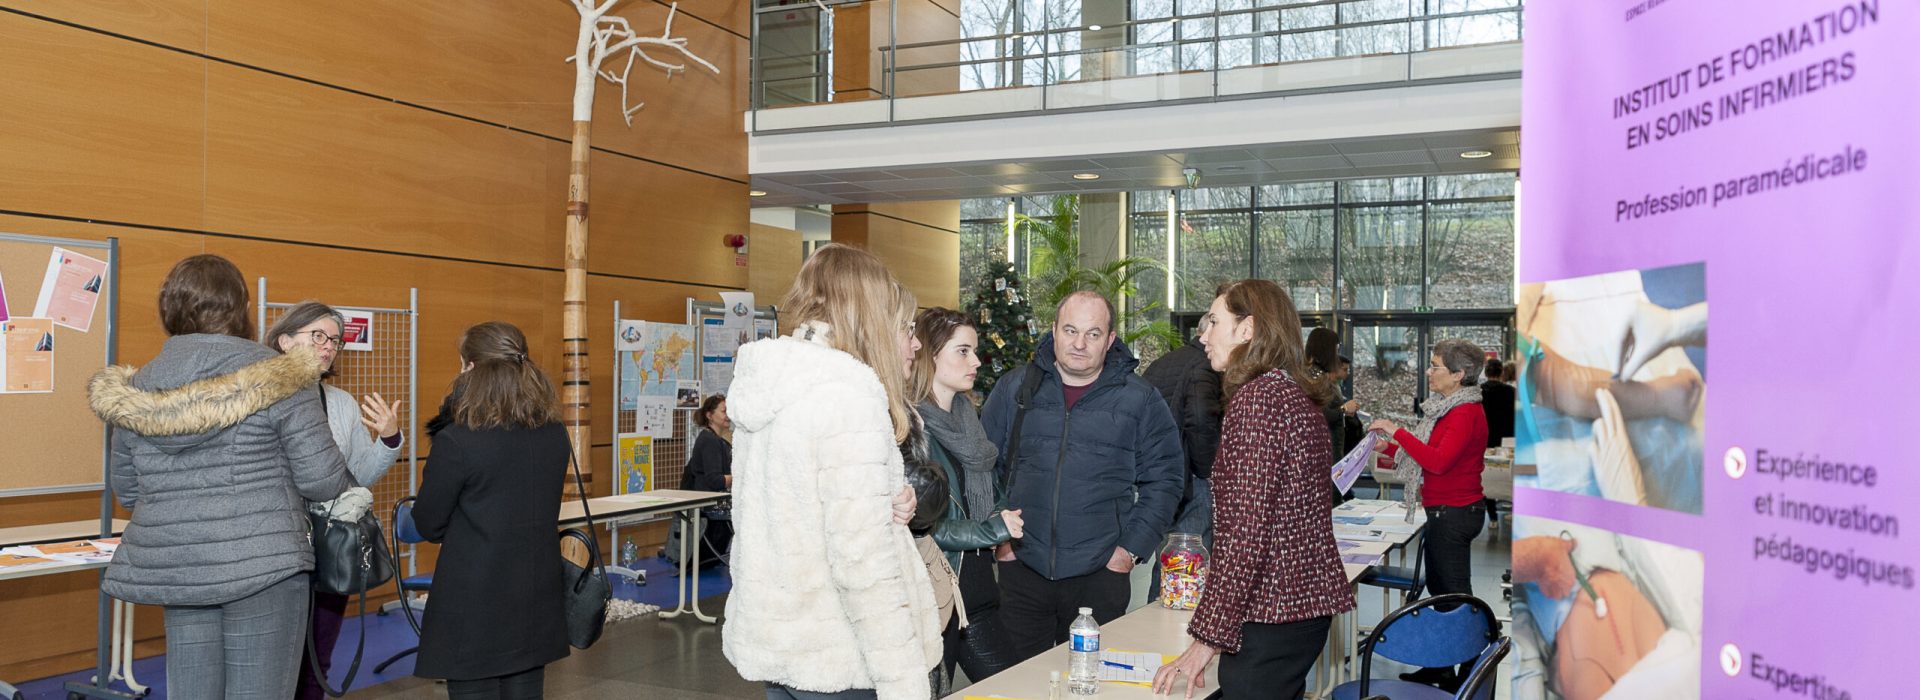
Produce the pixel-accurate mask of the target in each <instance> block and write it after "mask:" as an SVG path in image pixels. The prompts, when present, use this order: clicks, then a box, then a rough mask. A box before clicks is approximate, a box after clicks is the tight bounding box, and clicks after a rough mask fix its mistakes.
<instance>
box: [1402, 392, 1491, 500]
mask: <svg viewBox="0 0 1920 700" xmlns="http://www.w3.org/2000/svg"><path fill="white" fill-rule="evenodd" d="M1470 403H1480V387H1479V386H1463V387H1460V388H1459V389H1456V390H1454V392H1453V393H1452V394H1450V395H1447V396H1441V395H1440V394H1438V393H1435V394H1433V395H1431V396H1428V397H1427V400H1426V401H1423V402H1421V403H1420V411H1421V412H1422V413H1425V414H1426V417H1425V418H1422V419H1420V423H1419V424H1418V425H1415V426H1413V436H1414V437H1417V438H1420V441H1421V442H1427V441H1428V440H1431V439H1433V426H1435V425H1437V424H1439V423H1440V419H1441V418H1442V417H1445V416H1446V415H1447V413H1448V412H1449V411H1452V410H1453V409H1455V408H1459V407H1461V406H1464V405H1467V404H1470ZM1393 476H1394V478H1395V479H1397V480H1398V481H1399V482H1400V483H1401V484H1402V485H1403V494H1404V495H1403V496H1402V499H1403V500H1404V502H1405V503H1406V504H1407V514H1408V516H1409V517H1411V516H1412V514H1413V509H1415V508H1418V507H1420V465H1419V464H1418V463H1416V462H1414V461H1413V458H1412V457H1410V456H1408V455H1407V451H1406V450H1401V451H1400V453H1399V454H1398V455H1396V456H1395V457H1394V459H1393Z"/></svg>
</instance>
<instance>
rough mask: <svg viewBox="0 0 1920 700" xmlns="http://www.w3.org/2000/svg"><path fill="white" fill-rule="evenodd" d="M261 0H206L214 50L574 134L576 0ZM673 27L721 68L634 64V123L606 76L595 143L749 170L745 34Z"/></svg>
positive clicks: (626, 11) (644, 15) (642, 0)
mask: <svg viewBox="0 0 1920 700" xmlns="http://www.w3.org/2000/svg"><path fill="white" fill-rule="evenodd" d="M264 7H265V8H266V10H265V11H263V10H262V9H261V5H260V3H256V2H246V3H241V2H224V3H215V4H214V5H213V6H212V7H210V8H209V12H208V32H209V34H208V39H207V43H208V47H209V50H208V53H209V54H211V55H214V56H220V57H223V58H230V59H232V60H235V61H239V62H241V63H245V64H248V65H252V66H258V67H261V68H265V69H269V70H275V71H281V72H285V73H291V74H293V75H298V76H301V77H304V78H309V79H312V80H317V81H320V82H324V83H328V84H331V85H339V86H342V87H346V88H350V89H354V90H360V91H364V92H368V93H372V94H374V95H379V96H381V97H387V98H392V99H397V100H404V101H407V102H411V103H414V104H419V105H425V106H428V107H433V108H435V109H441V110H445V111H447V112H451V113H453V114H459V115H463V116H468V117H472V118H475V119H482V120H486V121H490V122H495V123H500V124H506V125H509V126H513V127H517V128H521V129H526V130H529V131H533V132H537V133H539V134H544V135H546V136H549V137H553V138H559V139H569V138H571V136H572V133H573V124H572V122H573V107H572V105H573V77H574V71H573V66H572V64H570V63H566V62H563V61H564V59H565V58H567V57H568V56H570V55H571V53H572V51H573V44H574V37H575V32H576V28H577V27H578V22H579V20H578V15H577V14H576V13H575V12H574V11H573V9H572V7H571V6H570V5H569V4H568V3H565V2H560V1H558V0H556V1H555V2H539V3H532V4H528V3H471V2H458V1H457V0H433V1H430V2H419V3H384V4H383V5H382V7H381V8H380V10H379V11H378V12H359V13H355V12H342V11H340V8H339V7H338V6H335V5H329V4H326V3H312V2H301V1H299V0H274V1H273V2H270V3H267V4H266V5H265V6H264ZM616 9H617V12H616V13H615V14H618V15H621V16H624V17H626V18H627V19H628V21H630V22H631V23H632V24H633V26H634V27H635V29H636V30H638V31H640V32H642V33H654V34H657V33H658V32H659V31H660V29H661V27H662V26H663V25H664V23H665V21H666V17H667V8H666V7H665V6H662V5H659V4H657V3H653V2H649V1H647V0H638V1H635V0H629V1H628V2H625V3H622V4H621V5H620V6H619V7H618V8H616ZM674 31H675V34H676V35H677V36H682V37H685V38H686V39H687V41H688V45H689V46H690V47H692V48H693V49H694V50H695V52H696V53H698V54H700V55H701V56H702V57H704V58H706V59H707V60H709V61H711V62H713V63H714V65H715V67H717V68H719V69H720V71H721V74H720V75H717V76H716V75H714V74H712V73H708V72H706V71H704V70H700V69H697V67H696V70H692V71H689V72H687V73H685V74H683V75H679V76H676V77H673V78H671V79H669V78H668V77H667V75H666V73H665V72H664V71H661V70H659V69H656V68H653V67H651V66H645V65H640V66H635V68H634V70H633V71H632V73H631V74H630V76H629V77H630V79H631V80H632V85H631V86H630V88H629V91H630V99H632V100H633V101H636V102H645V103H646V104H647V106H646V108H645V109H642V110H640V112H638V113H636V114H635V115H634V117H633V121H634V123H633V126H632V127H631V128H629V127H628V126H627V125H626V123H625V121H624V120H623V119H622V118H621V116H620V112H621V108H620V105H619V104H618V103H619V101H620V86H618V85H613V84H611V83H608V82H606V81H604V80H603V81H601V82H600V84H599V87H598V88H597V96H598V97H599V99H597V100H596V101H595V110H594V143H595V145H596V146H597V147H599V148H605V149H611V150H615V151H619V152H621V153H626V154H629V155H635V156H640V157H643V158H650V159H654V160H659V161H663V162H667V163H672V164H675V165H679V166H681V167H685V168H689V169H693V170H698V171H701V172H708V173H714V174H719V175H722V176H725V177H732V178H735V179H744V178H745V175H746V151H745V150H744V147H745V143H746V141H745V134H744V132H743V131H742V130H741V128H740V123H741V121H740V116H739V115H740V114H741V113H742V112H743V111H744V110H745V107H746V102H745V100H746V91H745V90H744V89H738V88H736V87H735V86H737V85H741V84H742V81H741V77H742V76H745V75H746V74H747V73H748V72H749V71H750V68H749V65H748V62H747V54H748V42H747V41H746V40H745V39H743V38H741V37H739V36H736V35H734V34H731V33H728V32H727V31H725V30H723V29H721V28H718V27H715V26H713V25H711V24H708V23H706V22H701V21H698V20H694V19H692V18H686V17H683V18H680V19H679V20H677V21H675V23H674ZM655 55H656V57H660V58H663V59H664V58H666V57H667V55H666V54H664V53H656V54H655ZM736 146H737V148H735V147H736Z"/></svg>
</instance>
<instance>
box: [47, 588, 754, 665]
mask: <svg viewBox="0 0 1920 700" xmlns="http://www.w3.org/2000/svg"><path fill="white" fill-rule="evenodd" d="M640 568H641V569H643V570H645V571H646V572H647V581H648V584H647V585H645V586H636V585H634V584H632V583H631V582H629V581H628V580H627V579H626V578H624V577H619V576H616V577H614V582H613V594H614V595H615V596H617V597H619V598H621V599H624V600H631V601H634V602H638V603H646V604H649V605H657V606H660V607H661V608H663V609H671V608H672V607H673V606H674V603H675V602H677V600H678V598H677V597H676V596H675V589H676V588H677V586H676V585H675V584H677V583H679V576H678V574H679V571H678V569H677V568H675V567H674V566H673V565H672V564H670V563H668V562H667V560H666V559H663V558H660V557H651V558H648V559H644V560H642V561H641V562H640ZM732 586H733V580H732V579H731V578H729V577H728V576H727V570H726V567H724V566H711V567H707V568H706V569H703V570H701V572H700V582H699V587H698V589H697V590H698V591H699V597H700V598H701V599H706V598H711V597H713V596H716V595H720V594H723V593H726V592H727V591H728V590H729V589H730V588H732ZM708 612H709V613H713V612H716V611H712V610H709V611H708ZM363 625H364V626H365V628H366V630H367V650H366V653H365V655H364V656H363V657H362V660H361V662H360V672H359V674H358V676H356V677H355V678H354V681H353V688H350V689H349V690H351V689H356V688H365V687H368V686H374V685H379V684H381V683H385V682H387V681H391V680H394V679H398V678H405V677H408V676H411V675H413V657H411V656H408V657H407V658H405V659H401V660H400V661H399V662H398V663H395V664H394V665H392V666H390V667H388V668H387V670H386V672H385V673H381V674H378V675H375V674H374V673H373V667H374V666H377V665H379V664H380V662H382V661H385V660H386V659H387V658H388V657H391V656H393V655H394V654H397V653H400V652H401V651H404V650H406V649H410V648H412V647H413V646H414V645H415V644H416V643H417V642H418V641H419V638H418V637H416V636H414V633H413V628H412V627H410V626H409V625H408V624H407V618H406V616H405V615H403V614H402V613H401V612H400V611H399V610H395V611H393V612H392V613H390V614H388V615H384V616H383V615H378V614H375V613H372V612H369V613H367V616H366V617H365V618H358V617H348V618H347V621H346V624H345V625H343V626H342V628H341V630H340V644H339V646H338V647H337V648H335V649H334V650H333V670H332V671H331V672H330V674H329V675H330V676H331V677H332V679H331V680H332V682H333V683H339V682H340V681H341V680H343V679H345V678H346V676H347V665H348V664H351V663H353V652H354V648H355V645H356V644H357V643H358V642H359V640H360V629H361V627H362V626H363ZM165 673H166V656H165V655H159V656H154V657H151V658H146V659H136V660H135V661H134V662H133V677H134V679H135V680H138V681H140V682H142V683H145V684H147V685H148V686H151V691H150V694H149V695H148V697H150V698H165V697H167V688H166V678H165V677H164V676H165ZM91 678H93V671H92V670H87V671H81V672H78V673H70V674H67V675H64V676H56V677H53V678H43V679H40V680H36V681H31V682H28V683H23V684H20V685H19V689H20V692H22V693H24V694H25V695H26V697H27V700H65V698H66V697H67V692H66V684H67V683H68V682H81V683H84V682H87V681H88V680H90V679H91ZM114 685H115V687H116V688H119V689H121V690H123V691H124V690H125V686H123V685H121V684H118V683H116V684H114Z"/></svg>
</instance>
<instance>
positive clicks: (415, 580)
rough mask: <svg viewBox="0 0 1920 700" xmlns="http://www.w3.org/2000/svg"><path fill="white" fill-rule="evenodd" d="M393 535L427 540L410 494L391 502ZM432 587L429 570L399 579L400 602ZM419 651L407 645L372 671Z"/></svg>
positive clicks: (404, 539)
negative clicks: (415, 522) (421, 529)
mask: <svg viewBox="0 0 1920 700" xmlns="http://www.w3.org/2000/svg"><path fill="white" fill-rule="evenodd" d="M393 537H394V539H396V540H399V541H400V543H401V544H420V543H422V542H425V541H427V538H425V537H422V536H421V535H420V528H419V527H417V526H415V525H414V524H413V497H412V496H408V497H406V498H402V499H400V501H399V502H397V503H394V504H393ZM394 553H395V554H396V555H397V554H399V548H397V547H396V548H394ZM432 588H433V572H431V571H429V572H426V573H424V574H416V575H413V576H408V577H406V578H403V579H400V604H401V605H412V604H413V603H412V601H410V600H408V599H407V596H408V594H410V593H415V592H423V591H430V590H432ZM402 612H404V613H406V614H408V615H411V614H412V613H411V612H408V611H402ZM380 614H382V615H385V614H387V613H386V612H385V611H381V613H380ZM419 651H420V645H418V644H415V645H413V646H412V647H409V648H407V649H405V650H403V651H401V652H400V653H398V654H394V655H393V656H389V657H387V660H386V661H382V662H380V665H378V666H375V667H373V672H374V673H381V672H384V671H386V670H387V667H388V666H392V665H393V664H394V662H396V661H399V660H401V659H404V658H407V657H408V656H411V655H413V654H416V653H419Z"/></svg>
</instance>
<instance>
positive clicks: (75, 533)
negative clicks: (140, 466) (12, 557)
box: [0, 518, 127, 547]
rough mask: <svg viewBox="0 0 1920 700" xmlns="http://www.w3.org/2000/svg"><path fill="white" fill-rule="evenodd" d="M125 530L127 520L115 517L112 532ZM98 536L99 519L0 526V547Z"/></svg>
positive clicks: (116, 532)
mask: <svg viewBox="0 0 1920 700" xmlns="http://www.w3.org/2000/svg"><path fill="white" fill-rule="evenodd" d="M126 531H127V521H125V520H121V519H118V518H115V519H114V521H113V534H115V535H118V534H120V533H123V532H126ZM99 536H100V519H99V518H94V519H92V520H75V521H72V522H65V523H47V524H45V525H24V526H21V527H0V547H12V546H14V545H21V544H41V543H45V542H69V541H72V540H84V539H87V538H89V537H99Z"/></svg>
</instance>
